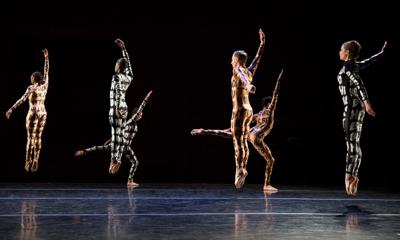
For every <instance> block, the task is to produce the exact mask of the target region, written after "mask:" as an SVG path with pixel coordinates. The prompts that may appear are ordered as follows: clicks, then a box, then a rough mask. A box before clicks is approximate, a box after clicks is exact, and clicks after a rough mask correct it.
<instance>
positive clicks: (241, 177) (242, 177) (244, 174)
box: [235, 168, 248, 189]
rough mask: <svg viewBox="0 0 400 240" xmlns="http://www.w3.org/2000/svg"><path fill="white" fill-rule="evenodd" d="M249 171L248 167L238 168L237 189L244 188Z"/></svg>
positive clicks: (236, 176) (236, 175)
mask: <svg viewBox="0 0 400 240" xmlns="http://www.w3.org/2000/svg"><path fill="white" fill-rule="evenodd" d="M247 174H248V173H247V171H246V169H244V168H242V169H238V168H237V169H236V174H235V186H236V188H237V189H239V188H242V187H243V184H244V181H245V180H246V177H247Z"/></svg>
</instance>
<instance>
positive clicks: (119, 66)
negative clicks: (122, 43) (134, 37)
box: [115, 58, 128, 73]
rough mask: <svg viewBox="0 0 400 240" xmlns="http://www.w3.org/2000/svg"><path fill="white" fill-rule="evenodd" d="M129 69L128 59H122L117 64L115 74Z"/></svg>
mask: <svg viewBox="0 0 400 240" xmlns="http://www.w3.org/2000/svg"><path fill="white" fill-rule="evenodd" d="M127 68H128V60H126V58H120V59H118V60H117V63H116V64H115V73H123V72H125V70H126V69H127Z"/></svg>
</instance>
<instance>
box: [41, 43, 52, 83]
mask: <svg viewBox="0 0 400 240" xmlns="http://www.w3.org/2000/svg"><path fill="white" fill-rule="evenodd" d="M42 52H43V56H44V69H43V78H44V81H45V83H48V82H49V68H50V63H49V51H48V50H47V48H45V49H43V51H42Z"/></svg>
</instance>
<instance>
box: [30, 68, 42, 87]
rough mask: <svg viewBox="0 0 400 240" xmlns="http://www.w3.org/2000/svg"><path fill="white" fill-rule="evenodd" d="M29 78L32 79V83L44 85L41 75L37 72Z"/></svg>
mask: <svg viewBox="0 0 400 240" xmlns="http://www.w3.org/2000/svg"><path fill="white" fill-rule="evenodd" d="M31 77H33V81H34V82H35V83H38V84H43V83H44V78H43V75H42V73H41V72H39V71H36V72H33V73H32V75H31Z"/></svg>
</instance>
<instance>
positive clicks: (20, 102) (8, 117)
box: [6, 85, 35, 119]
mask: <svg viewBox="0 0 400 240" xmlns="http://www.w3.org/2000/svg"><path fill="white" fill-rule="evenodd" d="M34 87H35V86H34V85H30V86H29V87H28V88H27V89H26V91H25V93H24V95H22V97H21V98H20V99H18V101H16V102H15V103H14V105H13V106H12V107H10V109H8V111H7V112H6V118H7V119H10V116H11V114H12V112H13V111H14V110H15V109H16V108H17V107H19V106H20V105H21V104H22V103H24V102H25V101H26V99H28V97H29V95H31V93H32V91H33V89H34Z"/></svg>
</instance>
